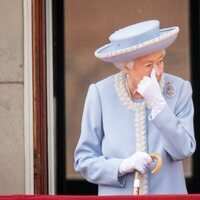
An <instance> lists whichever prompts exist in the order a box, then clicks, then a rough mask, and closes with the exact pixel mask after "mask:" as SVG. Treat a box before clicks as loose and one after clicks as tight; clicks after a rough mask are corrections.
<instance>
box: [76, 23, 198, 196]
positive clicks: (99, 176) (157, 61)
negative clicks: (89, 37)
mask: <svg viewBox="0 0 200 200" xmlns="http://www.w3.org/2000/svg"><path fill="white" fill-rule="evenodd" d="M178 32H179V28H178V27H170V28H166V29H160V28H159V21H157V20H151V21H145V22H141V23H137V24H134V25H131V26H128V27H125V28H123V29H120V30H119V31H116V32H115V33H113V34H112V35H111V36H110V38H109V39H110V41H111V43H110V44H107V45H105V46H103V47H101V48H99V49H98V50H97V51H96V52H95V55H96V56H97V57H98V58H100V59H102V60H103V61H106V62H112V63H114V64H115V65H116V66H117V67H118V68H119V69H120V72H119V73H117V74H115V75H112V76H110V77H107V78H106V79H104V80H101V81H99V82H98V83H94V84H91V85H90V87H89V90H88V94H87V97H86V101H85V107H84V112H83V118H82V127H81V135H80V139H79V142H78V145H77V147H76V150H75V164H74V165H75V169H76V170H77V171H79V172H80V173H81V175H82V176H83V177H85V178H86V179H87V180H88V181H90V182H92V183H95V184H98V194H99V195H128V194H132V188H133V183H134V178H135V177H134V174H135V172H136V171H139V172H140V173H141V174H142V179H141V186H140V194H173V193H176V194H178V193H179V194H181V193H182V194H184V193H187V190H186V185H185V179H184V172H183V166H182V160H184V159H186V158H188V157H189V156H191V155H192V154H193V152H194V151H195V147H196V143H195V138H194V130H193V112H194V110H193V102H192V89H191V85H190V83H189V82H188V81H185V80H183V79H181V78H179V77H176V76H173V75H170V74H166V73H164V62H163V60H164V57H165V49H166V48H167V47H168V46H169V45H171V44H172V43H173V42H174V41H175V39H176V37H177V35H178ZM152 152H153V153H157V154H160V155H161V156H162V159H163V166H162V168H161V169H160V171H158V172H157V173H156V174H151V170H152V168H153V167H154V162H152V158H151V156H150V155H149V153H152ZM172 183H173V184H172Z"/></svg>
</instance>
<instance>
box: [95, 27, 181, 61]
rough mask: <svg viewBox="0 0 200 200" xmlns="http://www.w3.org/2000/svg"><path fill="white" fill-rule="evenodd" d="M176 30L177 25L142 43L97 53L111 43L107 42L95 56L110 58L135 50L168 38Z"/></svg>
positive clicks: (176, 31) (177, 30)
mask: <svg viewBox="0 0 200 200" xmlns="http://www.w3.org/2000/svg"><path fill="white" fill-rule="evenodd" d="M163 30H164V29H162V30H161V31H163ZM178 32H179V28H178V27H174V30H172V31H169V32H168V33H165V34H163V35H160V36H159V37H157V38H154V39H151V40H149V41H146V42H144V43H141V44H137V45H134V46H132V47H128V48H124V49H120V50H116V51H113V52H107V53H102V54H99V53H98V52H97V51H100V50H101V49H104V48H105V47H107V46H110V45H111V44H107V45H104V46H103V47H101V48H100V49H98V50H97V51H96V52H95V56H96V57H98V58H100V59H104V58H111V57H115V56H120V55H122V54H126V53H130V52H132V51H136V50H138V49H141V48H143V47H146V46H149V45H152V44H155V43H159V42H161V41H163V40H165V39H167V38H169V37H171V36H173V35H175V34H177V33H178Z"/></svg>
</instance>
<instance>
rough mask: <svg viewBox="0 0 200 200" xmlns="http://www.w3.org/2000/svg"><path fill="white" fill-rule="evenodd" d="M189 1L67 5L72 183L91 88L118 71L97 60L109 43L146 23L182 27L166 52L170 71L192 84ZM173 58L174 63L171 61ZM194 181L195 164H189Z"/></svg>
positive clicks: (76, 0)
mask: <svg viewBox="0 0 200 200" xmlns="http://www.w3.org/2000/svg"><path fill="white" fill-rule="evenodd" d="M188 5H189V2H188V0H168V1H165V0H142V1H141V0H126V1H124V0H65V1H64V14H65V17H64V20H65V27H64V28H65V84H66V85H65V87H66V111H65V112H66V143H67V144H66V152H67V160H66V170H67V177H66V178H68V179H73V178H80V176H79V175H78V174H77V173H75V172H74V169H73V162H74V160H73V153H74V148H75V146H76V144H77V141H78V138H79V135H80V126H81V117H82V110H83V105H84V100H85V96H86V92H87V89H88V86H89V84H91V83H92V82H96V81H98V80H100V79H102V78H105V77H106V76H108V75H110V74H113V73H116V72H117V71H118V70H117V69H116V68H115V67H114V66H113V65H112V64H109V63H104V62H102V61H100V60H98V59H97V58H95V56H94V51H95V50H96V49H97V48H98V47H100V46H102V45H103V44H106V43H109V41H108V36H109V35H110V34H111V33H112V32H114V31H115V30H117V29H119V28H121V27H124V26H127V25H130V24H133V23H137V22H140V21H144V20H149V19H158V20H160V22H161V24H160V26H161V28H165V27H170V26H174V25H177V26H179V27H180V34H179V37H178V39H177V40H176V42H175V43H174V44H173V45H172V46H170V47H169V48H168V49H167V56H166V61H165V71H166V72H169V73H172V74H174V75H178V76H181V77H183V78H184V79H188V80H189V79H190V63H189V60H190V58H189V24H188V23H189V13H188V12H189V8H188ZM169 58H170V59H169ZM185 174H186V175H187V176H190V175H191V161H190V160H187V161H186V162H185Z"/></svg>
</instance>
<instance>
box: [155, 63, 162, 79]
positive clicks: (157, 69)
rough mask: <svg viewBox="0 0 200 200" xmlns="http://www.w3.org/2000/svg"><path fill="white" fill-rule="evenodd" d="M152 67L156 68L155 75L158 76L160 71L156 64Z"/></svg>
mask: <svg viewBox="0 0 200 200" xmlns="http://www.w3.org/2000/svg"><path fill="white" fill-rule="evenodd" d="M153 68H154V69H155V70H156V76H157V77H158V76H160V74H161V72H160V70H159V68H158V66H157V65H154V66H153Z"/></svg>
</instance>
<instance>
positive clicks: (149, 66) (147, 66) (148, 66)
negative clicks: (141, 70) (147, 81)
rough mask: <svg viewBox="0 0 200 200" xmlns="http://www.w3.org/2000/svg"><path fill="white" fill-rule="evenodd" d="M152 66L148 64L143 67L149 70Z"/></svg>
mask: <svg viewBox="0 0 200 200" xmlns="http://www.w3.org/2000/svg"><path fill="white" fill-rule="evenodd" d="M152 66H153V65H152V64H148V65H146V66H145V67H146V68H151V67H152Z"/></svg>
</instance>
